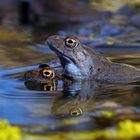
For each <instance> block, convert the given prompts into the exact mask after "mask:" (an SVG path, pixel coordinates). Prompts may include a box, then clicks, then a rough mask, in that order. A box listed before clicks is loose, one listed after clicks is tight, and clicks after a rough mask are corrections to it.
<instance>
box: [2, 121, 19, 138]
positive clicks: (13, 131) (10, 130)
mask: <svg viewBox="0 0 140 140" xmlns="http://www.w3.org/2000/svg"><path fill="white" fill-rule="evenodd" d="M21 139H22V134H21V131H20V129H19V128H18V127H15V126H11V125H10V124H9V123H8V122H7V121H6V120H2V121H0V140H21Z"/></svg>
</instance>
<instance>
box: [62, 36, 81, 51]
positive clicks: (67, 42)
mask: <svg viewBox="0 0 140 140" xmlns="http://www.w3.org/2000/svg"><path fill="white" fill-rule="evenodd" d="M65 45H66V46H67V47H68V48H72V49H73V48H75V47H76V46H78V41H77V40H76V39H74V38H71V37H67V38H66V39H65Z"/></svg>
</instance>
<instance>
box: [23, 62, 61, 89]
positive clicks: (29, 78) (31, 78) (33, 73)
mask: <svg viewBox="0 0 140 140" xmlns="http://www.w3.org/2000/svg"><path fill="white" fill-rule="evenodd" d="M58 79H60V76H59V75H58V74H57V73H56V70H55V69H54V68H52V67H50V66H49V65H47V64H40V65H39V66H38V68H37V69H34V70H29V71H27V72H25V74H24V80H25V83H24V84H25V86H26V87H27V88H28V89H31V90H34V89H35V90H45V91H53V90H57V81H58Z"/></svg>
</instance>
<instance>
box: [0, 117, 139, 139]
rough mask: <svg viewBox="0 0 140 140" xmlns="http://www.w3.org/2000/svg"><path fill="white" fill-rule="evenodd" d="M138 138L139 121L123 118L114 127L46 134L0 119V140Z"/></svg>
mask: <svg viewBox="0 0 140 140" xmlns="http://www.w3.org/2000/svg"><path fill="white" fill-rule="evenodd" d="M134 138H137V139H139V138H140V122H134V121H131V120H125V121H121V122H119V124H118V126H117V127H116V128H107V129H105V130H93V131H82V132H72V131H71V132H59V133H52V134H51V133H49V134H46V135H37V134H36V135H31V134H25V133H24V134H23V133H22V132H21V130H20V128H18V127H15V126H11V125H10V124H9V123H8V122H7V121H5V120H1V121H0V140H97V139H107V140H114V139H115V140H116V139H127V140H131V139H134Z"/></svg>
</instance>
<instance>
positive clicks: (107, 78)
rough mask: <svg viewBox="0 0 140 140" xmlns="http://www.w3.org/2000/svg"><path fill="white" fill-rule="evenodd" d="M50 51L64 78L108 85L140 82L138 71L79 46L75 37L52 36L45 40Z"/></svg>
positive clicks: (139, 71) (81, 45) (139, 72)
mask: <svg viewBox="0 0 140 140" xmlns="http://www.w3.org/2000/svg"><path fill="white" fill-rule="evenodd" d="M47 43H48V45H49V47H50V49H51V50H52V51H54V52H55V53H56V54H57V55H58V57H59V58H60V61H61V64H62V66H63V69H64V76H66V77H68V78H70V79H75V80H79V79H90V80H96V81H100V82H108V83H131V82H136V81H140V70H139V69H137V68H135V67H133V66H130V65H126V64H117V63H112V62H111V61H110V60H108V59H107V58H105V57H104V56H102V55H100V54H99V53H97V52H96V51H94V50H93V49H90V48H89V47H87V46H85V45H83V44H81V43H80V42H79V40H78V39H77V38H76V37H75V36H67V37H66V36H59V35H54V36H51V37H49V38H48V39H47Z"/></svg>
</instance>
